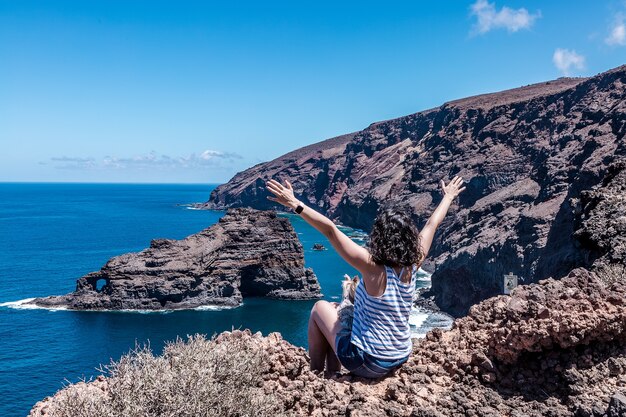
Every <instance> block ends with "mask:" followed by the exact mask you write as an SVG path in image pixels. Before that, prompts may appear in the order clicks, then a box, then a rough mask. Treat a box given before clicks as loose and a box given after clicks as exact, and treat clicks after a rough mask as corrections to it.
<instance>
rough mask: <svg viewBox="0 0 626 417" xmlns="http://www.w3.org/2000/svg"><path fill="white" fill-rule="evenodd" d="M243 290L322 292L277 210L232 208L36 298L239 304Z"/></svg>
mask: <svg viewBox="0 0 626 417" xmlns="http://www.w3.org/2000/svg"><path fill="white" fill-rule="evenodd" d="M246 296H266V297H274V298H282V299H310V298H319V297H321V294H320V286H319V283H318V282H317V277H316V276H315V274H314V273H313V271H312V270H311V269H310V268H307V269H305V267H304V253H303V250H302V245H301V244H300V241H299V239H298V237H297V235H296V233H295V231H294V229H293V227H292V226H291V223H290V222H289V220H288V219H287V218H284V217H278V216H277V215H276V212H274V211H259V210H254V209H249V208H248V209H246V208H238V209H229V210H228V212H227V213H226V214H225V215H224V216H223V217H222V218H220V220H219V222H218V223H216V224H214V225H213V226H211V227H209V228H207V229H205V230H203V231H201V232H199V233H196V234H193V235H191V236H188V237H186V238H184V239H182V240H171V239H155V240H153V241H152V242H151V243H150V247H149V248H148V249H145V250H143V251H141V252H137V253H127V254H124V255H121V256H116V257H114V258H112V259H110V260H109V261H108V262H107V263H106V264H105V265H104V266H103V267H102V269H101V270H100V271H97V272H92V273H89V274H87V275H85V276H84V277H82V278H80V279H79V280H78V282H77V285H76V290H75V291H74V292H73V293H70V294H67V295H62V296H50V297H45V298H37V299H35V300H33V301H32V303H34V304H37V305H39V306H44V307H59V306H63V307H67V308H70V309H75V310H100V309H115V310H118V309H145V310H160V309H184V308H195V307H199V306H207V305H221V306H237V305H239V304H241V302H242V299H243V298H244V297H246Z"/></svg>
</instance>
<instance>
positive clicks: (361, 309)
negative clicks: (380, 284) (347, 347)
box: [350, 265, 417, 360]
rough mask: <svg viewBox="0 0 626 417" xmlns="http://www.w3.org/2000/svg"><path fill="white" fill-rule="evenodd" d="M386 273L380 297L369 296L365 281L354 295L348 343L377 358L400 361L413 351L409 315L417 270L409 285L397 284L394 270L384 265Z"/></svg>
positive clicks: (397, 280)
mask: <svg viewBox="0 0 626 417" xmlns="http://www.w3.org/2000/svg"><path fill="white" fill-rule="evenodd" d="M385 271H386V272H387V286H386V287H385V292H384V293H383V294H382V295H381V296H379V297H374V296H371V295H369V294H368V293H367V291H366V290H365V283H364V281H363V280H360V281H359V284H358V285H357V287H356V293H355V296H354V320H353V322H352V336H351V338H350V341H351V342H352V343H353V344H354V345H355V346H357V347H359V348H361V349H363V350H364V351H365V352H367V353H369V354H370V355H372V356H375V357H377V358H380V359H389V360H391V359H400V358H404V357H406V356H408V355H409V354H410V353H411V350H412V348H413V344H412V342H411V328H410V326H409V314H410V313H411V307H412V305H413V294H414V292H415V273H416V271H417V267H415V266H413V271H412V273H411V282H410V283H408V284H407V283H404V282H402V281H400V278H398V276H397V275H396V273H395V272H394V270H393V268H391V267H389V266H386V265H385ZM402 271H404V268H403V269H402ZM402 271H400V276H402Z"/></svg>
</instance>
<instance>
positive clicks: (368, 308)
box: [266, 177, 465, 378]
mask: <svg viewBox="0 0 626 417" xmlns="http://www.w3.org/2000/svg"><path fill="white" fill-rule="evenodd" d="M462 184H463V180H462V179H461V178H460V177H454V179H452V181H450V183H448V184H447V185H446V184H445V182H444V181H443V180H442V181H441V187H442V190H443V194H444V196H443V199H442V201H441V203H439V206H438V207H437V209H435V211H434V212H433V214H432V215H431V216H430V218H429V219H428V221H427V222H426V225H425V226H424V228H423V229H422V231H421V232H418V231H417V228H416V226H415V224H414V222H413V220H412V219H411V216H410V214H409V213H407V212H406V210H401V209H398V208H384V209H381V210H379V213H378V214H377V216H376V220H375V221H374V225H373V227H372V231H371V232H370V236H369V243H368V248H364V247H362V246H359V245H358V244H357V243H355V242H353V241H352V240H351V239H350V238H349V237H348V236H346V235H345V234H344V233H343V232H342V231H341V230H339V229H338V228H337V226H336V225H335V224H334V223H333V222H332V221H331V220H330V219H328V218H327V217H325V216H323V215H322V214H320V213H318V212H316V211H315V210H313V209H311V208H309V207H307V206H305V205H304V204H303V203H302V202H301V201H299V200H298V199H296V198H295V196H294V194H293V188H292V186H291V184H290V183H289V181H287V180H285V184H284V185H282V184H280V183H279V182H278V181H275V180H269V181H268V182H267V184H266V185H267V189H268V190H269V191H270V192H271V193H272V194H274V196H275V197H271V196H268V197H267V198H268V199H270V200H272V201H275V202H277V203H280V204H282V205H284V206H286V207H289V208H291V209H293V210H294V211H295V212H296V213H299V214H300V215H301V216H302V218H303V219H304V220H306V222H307V223H309V224H310V225H311V226H313V227H315V228H316V229H317V230H319V231H320V232H321V233H322V234H324V236H326V238H328V240H329V241H330V243H331V244H332V245H333V247H334V248H335V250H336V251H337V252H338V253H339V255H341V257H342V258H343V259H345V260H346V262H348V263H349V264H350V265H352V266H353V267H354V268H355V269H356V270H357V271H359V272H360V273H361V275H362V279H361V280H360V281H359V284H358V286H357V289H356V295H355V301H354V319H353V324H352V326H353V327H352V333H351V334H350V333H346V332H340V330H341V326H340V323H339V319H338V315H337V309H336V307H335V305H333V304H332V303H329V302H328V301H325V300H320V301H318V302H316V303H315V305H314V306H313V309H312V310H311V316H310V319H309V329H308V341H309V356H310V358H311V370H313V371H323V370H324V366H326V371H327V372H328V373H329V374H332V373H335V372H338V371H340V370H341V365H343V366H344V367H345V368H346V369H347V370H348V371H350V372H351V373H352V374H354V375H357V376H362V377H366V378H380V377H383V376H385V375H387V374H388V373H389V372H391V371H393V370H394V369H396V368H398V367H399V366H400V365H402V364H403V363H404V362H406V361H407V360H408V358H409V355H410V353H411V350H412V343H411V330H410V327H409V314H410V312H411V307H412V305H413V294H414V292H415V272H416V271H417V269H418V268H419V266H420V265H421V263H422V261H423V260H424V258H425V257H426V255H427V254H428V250H429V249H430V246H431V244H432V241H433V237H434V235H435V230H436V229H437V227H438V226H439V224H440V223H441V221H442V220H443V218H444V217H445V215H446V213H447V212H448V208H449V207H450V204H451V203H452V200H453V199H454V197H456V196H457V195H458V194H459V193H460V192H461V191H463V190H464V189H465V187H463V188H461V185H462Z"/></svg>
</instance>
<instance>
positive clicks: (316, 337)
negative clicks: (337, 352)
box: [308, 310, 330, 371]
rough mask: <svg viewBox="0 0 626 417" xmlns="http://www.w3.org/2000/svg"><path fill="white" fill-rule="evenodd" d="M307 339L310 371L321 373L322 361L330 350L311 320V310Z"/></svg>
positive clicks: (322, 335)
mask: <svg viewBox="0 0 626 417" xmlns="http://www.w3.org/2000/svg"><path fill="white" fill-rule="evenodd" d="M308 337H309V357H310V358H311V370H312V371H323V370H324V359H325V358H326V352H328V349H330V345H329V344H328V342H327V341H326V338H325V337H324V334H323V333H322V331H321V330H320V328H319V327H318V326H317V323H316V322H315V320H314V319H313V310H311V316H310V317H309V331H308Z"/></svg>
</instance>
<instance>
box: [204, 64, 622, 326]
mask: <svg viewBox="0 0 626 417" xmlns="http://www.w3.org/2000/svg"><path fill="white" fill-rule="evenodd" d="M625 133H626V66H622V67H619V68H616V69H613V70H611V71H608V72H605V73H603V74H600V75H598V76H595V77H592V78H586V79H585V78H576V79H568V78H565V79H558V80H556V81H550V82H546V83H540V84H535V85H531V86H527V87H522V88H518V89H514V90H509V91H503V92H499V93H494V94H486V95H481V96H476V97H470V98H467V99H462V100H456V101H453V102H450V103H446V104H444V105H443V106H441V107H439V108H436V109H431V110H427V111H424V112H421V113H416V114H412V115H409V116H405V117H401V118H398V119H394V120H388V121H384V122H379V123H374V124H372V125H371V126H369V127H368V128H366V129H365V130H363V131H361V132H358V133H356V134H350V135H347V136H344V137H341V139H332V140H329V141H325V142H320V143H319V144H316V145H312V147H307V148H303V149H302V150H300V151H296V152H293V153H290V154H287V155H285V156H283V157H280V158H277V159H275V160H274V161H271V162H268V163H265V164H259V165H256V166H255V167H253V168H251V169H249V170H247V171H244V172H241V173H239V174H237V175H236V176H235V177H234V178H233V179H232V180H231V181H229V182H228V183H227V184H224V185H221V186H219V187H218V188H216V189H215V190H214V191H213V192H212V194H211V199H210V201H209V202H208V203H207V206H208V207H217V208H223V207H231V206H238V205H250V206H252V207H267V206H268V204H270V203H268V200H267V199H266V196H267V192H266V191H265V190H264V188H263V183H264V180H265V179H267V178H269V177H274V178H281V177H285V178H289V179H290V181H291V182H292V184H293V186H294V189H295V191H296V194H297V195H298V196H299V197H300V198H301V199H303V200H304V201H306V202H308V204H310V205H312V206H313V207H316V208H319V209H320V210H321V211H323V212H325V213H326V214H328V215H329V216H330V217H331V218H333V219H334V220H337V221H339V222H341V223H344V224H346V225H349V226H352V227H359V228H364V229H366V230H367V229H369V228H370V226H371V223H372V221H373V219H374V218H375V214H376V210H377V209H378V208H379V206H380V205H381V204H384V203H385V202H387V201H388V200H396V201H405V202H408V203H410V204H411V205H412V206H413V207H414V208H415V210H416V212H417V213H418V215H420V216H426V215H428V214H429V213H430V212H431V211H432V210H433V209H434V207H435V205H436V204H437V203H438V202H439V199H440V192H439V189H438V187H439V186H438V183H439V180H440V179H441V178H442V177H444V178H450V177H452V176H454V175H461V176H463V177H464V178H465V179H466V180H467V181H468V183H467V190H466V191H465V192H464V193H463V194H462V195H461V196H460V199H459V201H458V204H457V205H455V206H453V207H452V210H451V214H450V215H449V216H448V217H447V218H446V220H445V221H444V223H443V224H442V226H441V229H440V231H439V233H438V235H437V238H436V240H437V242H436V244H435V245H434V246H433V249H432V252H431V256H432V258H433V260H434V264H435V266H436V270H435V273H434V275H433V277H432V293H433V294H434V295H435V299H436V301H437V303H438V305H439V306H440V307H441V308H442V309H444V310H446V311H448V312H451V313H453V314H457V315H461V314H465V313H467V311H468V309H469V307H470V306H471V305H472V304H475V303H476V302H478V301H480V300H482V299H485V298H487V297H490V296H493V295H496V294H498V293H500V292H501V286H502V276H503V274H505V273H508V272H513V273H514V274H516V275H518V276H519V277H520V280H521V282H523V283H530V282H537V281H538V280H540V279H543V278H547V277H549V276H563V275H565V274H567V273H568V272H569V271H570V270H571V269H572V268H575V267H578V266H589V265H590V264H591V262H592V261H593V259H592V258H593V257H594V256H599V255H598V254H597V253H595V251H596V249H597V248H594V247H587V246H586V245H587V243H589V242H590V241H589V240H587V241H585V240H582V241H581V240H576V239H574V238H573V236H572V235H573V233H574V232H575V231H576V230H577V229H576V228H577V227H578V226H579V222H580V220H581V218H580V215H581V213H582V212H581V206H580V205H579V203H580V201H581V199H583V200H584V197H583V191H588V190H591V189H592V187H593V186H595V185H597V184H599V183H600V182H601V181H602V180H603V178H604V176H605V175H606V174H607V167H608V166H609V165H610V164H611V163H613V162H616V161H618V160H619V159H624V158H625V157H626V143H625V139H624V135H625ZM307 149H311V150H310V151H308V150H307ZM416 220H417V221H420V219H416Z"/></svg>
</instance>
